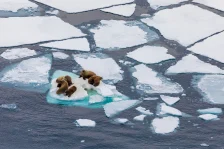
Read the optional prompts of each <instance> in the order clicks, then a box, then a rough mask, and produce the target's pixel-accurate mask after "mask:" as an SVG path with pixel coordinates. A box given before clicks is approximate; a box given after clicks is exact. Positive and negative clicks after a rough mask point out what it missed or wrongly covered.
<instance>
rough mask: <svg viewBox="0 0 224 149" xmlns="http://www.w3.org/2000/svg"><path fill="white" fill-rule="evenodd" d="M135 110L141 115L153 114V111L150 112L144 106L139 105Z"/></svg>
mask: <svg viewBox="0 0 224 149" xmlns="http://www.w3.org/2000/svg"><path fill="white" fill-rule="evenodd" d="M136 110H137V111H138V112H140V113H141V114H143V115H153V113H152V112H150V110H146V108H144V107H141V106H139V107H137V108H136Z"/></svg>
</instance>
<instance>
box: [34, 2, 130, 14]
mask: <svg viewBox="0 0 224 149" xmlns="http://www.w3.org/2000/svg"><path fill="white" fill-rule="evenodd" d="M35 1H37V2H40V3H42V4H45V5H48V6H50V7H53V8H57V9H59V10H62V11H65V12H68V13H78V12H84V11H90V10H95V9H99V8H106V7H110V6H114V5H120V4H126V3H131V2H133V1H134V0H113V1H105V0H95V1H92V0H63V1H61V0H35Z"/></svg>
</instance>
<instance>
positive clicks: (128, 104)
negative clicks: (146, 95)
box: [103, 100, 141, 117]
mask: <svg viewBox="0 0 224 149" xmlns="http://www.w3.org/2000/svg"><path fill="white" fill-rule="evenodd" d="M140 103H141V101H139V100H123V101H117V102H111V103H108V104H106V105H105V106H104V107H103V108H104V112H105V114H106V116H107V117H113V116H115V115H117V114H119V113H120V112H122V111H124V110H127V109H129V108H132V107H134V106H136V105H138V104H140Z"/></svg>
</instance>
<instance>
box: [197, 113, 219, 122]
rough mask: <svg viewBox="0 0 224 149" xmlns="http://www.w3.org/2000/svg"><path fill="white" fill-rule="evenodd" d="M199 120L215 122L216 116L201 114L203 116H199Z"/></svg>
mask: <svg viewBox="0 0 224 149" xmlns="http://www.w3.org/2000/svg"><path fill="white" fill-rule="evenodd" d="M199 118H201V119H203V120H206V121H210V120H217V119H218V116H217V115H214V114H203V115H200V116H199Z"/></svg>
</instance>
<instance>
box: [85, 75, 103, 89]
mask: <svg viewBox="0 0 224 149" xmlns="http://www.w3.org/2000/svg"><path fill="white" fill-rule="evenodd" d="M102 79H103V78H102V77H100V76H97V75H94V76H92V77H90V78H89V79H88V83H89V84H91V85H93V86H95V87H96V86H98V85H99V84H100V81H101V80H102Z"/></svg>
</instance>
